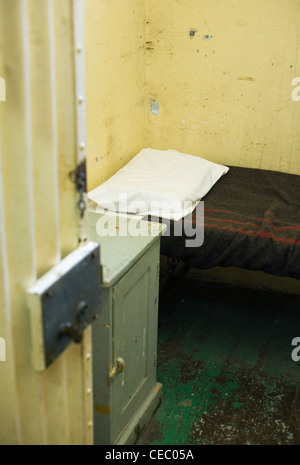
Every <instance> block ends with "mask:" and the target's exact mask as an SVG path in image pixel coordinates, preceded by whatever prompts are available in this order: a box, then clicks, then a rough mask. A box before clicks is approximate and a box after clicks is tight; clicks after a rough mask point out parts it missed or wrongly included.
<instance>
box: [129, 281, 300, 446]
mask: <svg viewBox="0 0 300 465" xmlns="http://www.w3.org/2000/svg"><path fill="white" fill-rule="evenodd" d="M170 290H173V292H172V293H171V294H169V296H168V299H166V300H165V301H162V302H161V304H160V310H159V330H158V367H157V380H158V381H159V382H161V383H162V385H163V394H162V401H161V404H160V406H159V408H158V409H157V411H156V413H155V414H154V416H153V417H152V419H151V421H150V423H149V425H148V426H147V428H145V429H144V430H143V431H142V433H141V436H140V438H139V440H138V441H137V444H145V445H194V444H198V445H201V444H213V445H217V444H218V445H220V444H235V445H240V444H253V445H263V444H297V445H300V393H299V386H300V363H299V362H294V361H293V360H292V358H291V352H292V350H293V347H292V346H291V341H292V339H293V338H294V337H297V336H299V337H300V296H295V295H280V294H275V293H269V292H263V291H254V290H250V289H240V288H235V287H232V286H228V285H220V284H215V283H213V284H212V283H211V284H205V283H203V282H201V281H193V280H183V281H181V283H180V285H179V283H178V282H177V281H175V282H173V283H171V287H170Z"/></svg>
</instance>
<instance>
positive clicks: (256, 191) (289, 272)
mask: <svg viewBox="0 0 300 465" xmlns="http://www.w3.org/2000/svg"><path fill="white" fill-rule="evenodd" d="M229 168H230V169H229V171H228V173H227V174H226V175H225V176H223V177H221V179H219V181H218V182H217V183H216V184H215V185H214V187H213V188H212V189H211V190H210V191H209V192H208V194H206V195H205V197H204V198H203V199H202V200H203V201H204V242H203V244H202V245H201V246H200V247H197V248H195V247H186V237H185V235H182V236H176V235H174V234H173V232H174V225H175V223H174V222H173V221H172V222H171V223H170V222H169V231H168V234H165V235H164V236H163V237H162V239H161V254H162V255H165V256H167V257H170V258H176V259H178V260H182V261H183V262H184V263H186V264H187V265H188V266H190V267H194V268H198V269H209V268H213V267H215V266H223V267H231V266H232V267H239V268H246V269H249V270H261V271H264V272H266V273H270V274H273V275H276V276H288V277H291V278H295V279H300V176H299V175H293V174H286V173H281V172H276V171H268V170H261V169H253V168H241V167H235V166H230V167H229ZM159 221H162V222H165V220H161V219H160V220H159ZM180 221H185V222H189V223H190V224H191V226H193V227H194V228H195V227H196V226H197V225H196V215H195V210H194V211H193V212H192V213H190V214H189V215H188V216H186V217H185V218H184V219H182V220H180Z"/></svg>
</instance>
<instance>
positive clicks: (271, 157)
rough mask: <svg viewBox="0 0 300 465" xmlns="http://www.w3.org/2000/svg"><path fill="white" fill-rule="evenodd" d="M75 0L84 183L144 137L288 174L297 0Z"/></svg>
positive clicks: (299, 117)
mask: <svg viewBox="0 0 300 465" xmlns="http://www.w3.org/2000/svg"><path fill="white" fill-rule="evenodd" d="M85 4H86V6H85V27H86V33H85V34H86V37H85V41H86V44H85V46H86V83H87V141H88V189H89V190H90V189H92V188H94V187H95V186H96V185H98V184H100V183H101V182H103V181H104V180H105V179H107V178H108V177H110V176H111V175H112V174H113V173H115V172H116V171H117V170H118V169H119V168H120V167H122V166H123V165H124V164H125V163H126V162H127V161H128V160H129V159H131V158H132V157H133V156H134V155H135V154H136V153H137V152H138V151H139V150H140V149H141V148H142V147H149V146H150V147H154V148H159V149H168V148H174V149H177V150H180V151H183V152H189V153H192V154H195V155H199V156H203V157H206V158H208V159H210V160H213V161H216V162H219V163H225V164H233V165H238V166H247V167H257V168H265V169H274V170H279V171H286V172H291V173H298V174H300V155H299V154H300V131H299V127H300V103H299V102H295V101H293V100H292V91H293V89H294V88H295V87H293V86H292V80H293V78H295V77H297V76H299V75H300V53H299V51H298V47H299V45H298V44H299V43H300V27H299V18H300V1H299V0H264V1H261V0H251V1H250V0H249V1H241V0H203V1H199V0H176V1H175V0H163V1H161V0H147V1H146V0H144V1H143V0H142V1H141V0H113V1H107V0H87V1H86V2H85ZM190 31H195V32H194V34H193V33H192V32H190ZM152 100H153V101H155V102H158V104H159V114H158V115H155V114H153V113H152V112H151V111H150V105H151V101H152Z"/></svg>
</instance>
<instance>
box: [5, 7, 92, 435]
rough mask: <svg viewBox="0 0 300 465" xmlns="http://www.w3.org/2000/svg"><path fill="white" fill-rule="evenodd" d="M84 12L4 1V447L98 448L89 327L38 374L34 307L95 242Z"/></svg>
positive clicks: (70, 8) (79, 9)
mask: <svg viewBox="0 0 300 465" xmlns="http://www.w3.org/2000/svg"><path fill="white" fill-rule="evenodd" d="M81 9H82V0H63V1H62V0H43V1H39V0H38V1H36V0H1V1H0V77H1V83H2V85H1V89H2V95H1V101H0V254H1V255H0V337H1V338H2V340H4V341H5V348H6V354H5V355H6V357H5V361H0V418H1V422H0V443H1V444H91V443H92V442H93V424H92V419H93V414H92V392H91V390H92V379H91V336H90V329H89V328H88V329H86V330H85V331H84V336H83V341H82V343H81V344H71V345H70V346H69V347H68V348H67V349H66V351H65V352H64V353H62V354H61V355H60V356H59V357H58V358H57V359H56V360H55V363H53V364H51V365H50V366H49V368H47V369H46V370H44V371H41V372H39V371H36V370H35V369H34V367H33V366H32V361H31V357H30V350H31V344H32V338H31V335H30V314H29V311H28V308H27V303H26V293H27V290H28V288H30V286H32V285H34V284H35V283H36V281H37V280H39V278H40V277H42V276H43V275H44V274H45V273H46V272H48V271H49V270H51V268H52V267H54V266H56V265H57V264H59V263H60V262H61V261H62V260H64V258H65V257H67V256H68V255H69V254H71V253H72V251H74V250H76V249H78V248H79V247H80V246H81V244H84V243H85V241H86V237H85V223H86V220H85V215H84V206H85V195H84V190H85V155H86V154H85V150H86V148H85V128H84V121H85V102H84V94H85V93H84V76H83V69H84V57H83V50H84V49H83V33H82V32H83V31H82V28H81V21H82V19H83V14H82V11H81ZM3 83H5V85H3ZM4 91H5V96H4ZM3 97H5V98H3ZM58 311H59V309H57V312H58ZM2 358H3V357H2Z"/></svg>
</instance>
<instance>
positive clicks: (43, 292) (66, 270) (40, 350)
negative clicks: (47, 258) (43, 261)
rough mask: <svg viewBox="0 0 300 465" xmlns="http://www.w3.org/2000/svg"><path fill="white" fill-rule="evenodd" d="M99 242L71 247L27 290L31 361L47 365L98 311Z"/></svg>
mask: <svg viewBox="0 0 300 465" xmlns="http://www.w3.org/2000/svg"><path fill="white" fill-rule="evenodd" d="M101 282H102V272H101V266H100V246H99V244H98V243H95V242H88V243H87V244H85V245H84V246H82V247H80V248H78V249H76V250H74V251H73V252H72V253H71V254H69V255H68V256H67V257H66V258H64V259H63V260H62V261H61V262H60V263H59V264H58V265H56V266H55V267H54V268H52V269H51V270H50V271H49V272H48V273H46V274H45V275H44V276H43V277H41V278H40V279H39V280H38V281H37V282H36V283H35V284H34V286H32V287H31V288H30V289H28V291H27V302H28V307H29V310H30V326H31V341H32V362H33V365H34V368H35V369H36V370H38V371H40V370H44V369H45V368H47V367H48V366H49V365H50V364H51V363H53V362H54V360H55V359H56V358H57V357H58V356H59V355H60V354H61V353H62V352H63V351H64V350H65V349H66V348H67V347H68V346H69V345H70V344H71V343H72V342H77V343H79V342H80V341H81V338H82V334H83V331H84V330H85V328H86V327H87V326H88V325H89V324H90V323H92V321H93V320H94V319H95V318H97V317H98V316H99V313H100V311H101Z"/></svg>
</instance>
